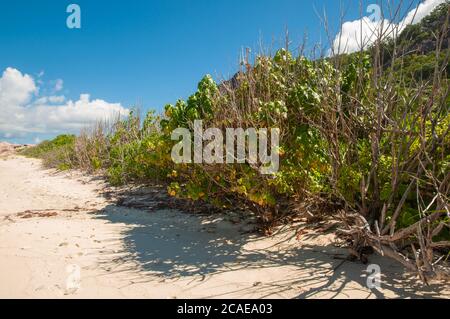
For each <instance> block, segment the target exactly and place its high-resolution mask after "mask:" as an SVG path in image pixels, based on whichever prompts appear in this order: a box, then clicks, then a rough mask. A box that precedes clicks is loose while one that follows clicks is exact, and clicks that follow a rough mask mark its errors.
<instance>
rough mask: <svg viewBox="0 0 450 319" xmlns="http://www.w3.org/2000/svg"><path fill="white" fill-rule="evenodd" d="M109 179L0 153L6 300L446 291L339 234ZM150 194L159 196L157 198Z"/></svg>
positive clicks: (0, 254)
mask: <svg viewBox="0 0 450 319" xmlns="http://www.w3.org/2000/svg"><path fill="white" fill-rule="evenodd" d="M105 187H106V185H105V183H104V182H103V181H102V180H101V179H95V178H92V177H85V176H83V175H81V174H80V173H78V172H68V173H61V172H56V171H54V170H46V169H43V168H42V167H41V163H40V161H39V160H34V159H27V158H23V157H19V156H15V155H13V154H12V153H11V152H9V153H8V154H6V153H5V154H3V158H2V159H0V298H398V297H401V298H410V297H426V298H448V297H450V293H449V290H448V288H446V287H445V285H444V284H436V285H433V286H430V287H423V286H422V284H421V283H420V282H419V280H418V279H417V278H416V277H414V276H410V277H408V276H407V275H403V269H402V268H401V266H399V265H398V264H396V263H395V262H393V261H391V260H389V259H386V258H382V257H380V256H373V257H372V258H371V260H370V263H373V264H378V265H380V267H381V272H382V277H381V288H379V289H369V288H368V287H367V285H366V281H367V271H366V269H367V265H363V264H360V263H351V262H343V260H340V259H335V257H336V256H339V255H342V256H345V255H346V250H345V249H343V248H338V247H336V246H335V245H334V241H335V238H334V236H333V235H332V234H327V235H319V234H316V233H314V232H309V233H306V234H304V235H303V236H302V237H301V238H297V236H296V233H295V231H294V230H285V231H282V232H280V233H278V234H276V235H275V236H272V237H260V236H258V235H256V234H251V233H248V232H246V231H245V230H246V226H248V225H245V223H235V222H231V221H230V219H229V218H228V217H227V216H198V215H193V214H188V213H184V212H181V211H177V210H170V209H158V210H156V211H147V210H145V209H143V210H138V209H130V208H126V207H122V206H118V205H117V204H116V203H115V202H114V201H112V200H110V199H107V198H105V197H104V196H103V195H102V190H103V189H104V188H105ZM149 196H151V194H150V195H149Z"/></svg>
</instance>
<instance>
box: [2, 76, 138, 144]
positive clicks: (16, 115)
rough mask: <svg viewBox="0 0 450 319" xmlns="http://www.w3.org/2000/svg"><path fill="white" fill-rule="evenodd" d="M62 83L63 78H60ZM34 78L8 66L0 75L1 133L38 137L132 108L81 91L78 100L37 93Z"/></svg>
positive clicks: (75, 129) (68, 130) (73, 130)
mask: <svg viewBox="0 0 450 319" xmlns="http://www.w3.org/2000/svg"><path fill="white" fill-rule="evenodd" d="M61 83H62V82H61ZM38 92H39V88H38V87H37V86H36V83H35V81H34V79H33V78H32V77H31V76H30V75H27V74H22V73H21V72H20V71H19V70H16V69H13V68H7V69H6V70H5V71H4V72H3V75H2V76H1V77H0V136H4V137H6V138H11V137H15V136H18V137H22V138H26V137H29V139H30V140H31V139H33V138H34V139H35V138H38V137H37V135H39V134H47V135H48V134H50V135H52V134H59V133H78V132H79V131H80V129H82V128H85V127H88V126H89V125H92V124H93V123H95V122H96V121H99V120H105V121H107V120H112V119H113V118H114V117H116V116H117V115H118V114H120V115H127V114H128V113H129V110H128V109H126V108H124V107H123V106H122V105H121V104H120V103H108V102H106V101H104V100H100V99H91V98H90V95H89V94H82V95H80V98H79V99H78V100H76V101H72V100H66V98H65V97H64V96H58V95H54V96H42V97H39V96H38Z"/></svg>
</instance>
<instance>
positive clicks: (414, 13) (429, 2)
mask: <svg viewBox="0 0 450 319" xmlns="http://www.w3.org/2000/svg"><path fill="white" fill-rule="evenodd" d="M445 1H447V0H425V1H423V2H422V3H420V4H419V5H418V6H417V7H416V8H414V9H413V10H411V11H409V12H408V13H407V14H406V15H405V17H404V19H403V20H402V21H400V22H399V23H398V24H396V23H394V22H392V21H389V20H388V19H370V18H369V17H363V18H362V19H358V20H354V21H348V22H345V23H343V24H342V27H341V32H339V33H338V34H337V35H336V38H335V39H334V41H333V50H330V52H329V53H330V54H331V53H332V51H334V53H335V54H338V53H351V52H355V51H359V50H361V48H366V47H367V46H369V45H371V44H373V43H374V42H375V40H376V39H377V38H378V37H379V36H380V35H381V36H382V37H383V38H389V37H395V36H396V35H397V34H399V33H400V32H401V31H402V30H403V29H404V28H405V27H406V26H407V25H410V24H416V23H419V22H420V21H421V20H422V19H423V18H425V17H426V16H427V15H428V14H430V13H431V11H433V10H434V9H435V8H436V7H437V6H438V5H440V4H441V3H444V2H445ZM377 20H378V21H377Z"/></svg>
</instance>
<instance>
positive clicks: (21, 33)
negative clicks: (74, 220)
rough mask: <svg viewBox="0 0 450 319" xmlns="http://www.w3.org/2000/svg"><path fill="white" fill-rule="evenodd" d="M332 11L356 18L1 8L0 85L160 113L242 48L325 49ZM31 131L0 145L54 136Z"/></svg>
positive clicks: (181, 3) (282, 5)
mask: <svg viewBox="0 0 450 319" xmlns="http://www.w3.org/2000/svg"><path fill="white" fill-rule="evenodd" d="M428 1H434V0H428ZM372 2H376V1H375V0H374V1H365V3H367V4H370V3H372ZM70 3H76V4H78V5H80V7H81V23H82V27H81V29H79V30H75V29H68V28H67V26H66V18H67V16H68V15H69V14H68V13H66V7H67V6H68V5H69V4H70ZM365 6H366V4H364V6H363V7H364V11H365ZM341 7H344V8H346V20H348V21H350V20H355V19H358V17H359V16H360V6H359V3H358V1H351V0H349V1H342V3H340V2H339V1H336V0H315V1H304V0H226V1H214V0H195V1H194V0H191V1H188V0H161V1H159V0H158V1H156V0H154V1H150V0H142V1H140V0H128V1H122V0H114V1H112V0H109V1H106V0H95V1H92V0H89V1H87V0H72V1H64V0H54V1H51V0H40V1H23V0H15V1H2V2H1V3H0V43H1V49H0V76H1V73H2V72H3V71H4V70H6V69H7V68H13V69H15V70H18V71H19V72H20V74H21V75H22V76H24V75H25V74H27V75H29V76H30V77H32V78H33V80H34V82H35V86H36V90H34V91H33V90H31V91H32V92H33V95H34V96H33V99H38V98H39V97H43V96H51V95H58V96H64V97H65V99H66V101H67V100H73V101H74V102H75V101H77V100H79V99H80V94H83V93H86V94H90V98H91V99H101V100H103V101H108V103H120V105H121V106H123V107H125V108H127V107H130V106H133V105H135V104H137V103H139V104H140V105H142V106H143V108H144V110H147V109H149V108H151V109H156V110H161V109H162V108H163V106H164V105H165V104H166V103H173V102H175V101H176V99H178V98H186V97H187V96H188V95H190V94H191V93H192V92H193V91H194V90H195V88H196V84H197V82H198V81H199V80H200V79H201V77H202V76H203V75H205V74H207V73H209V74H212V75H213V76H214V77H215V78H216V79H218V78H220V77H225V78H226V77H230V76H232V75H233V74H234V73H235V72H236V71H237V69H238V59H239V53H240V52H241V49H242V48H243V47H251V48H253V52H255V51H257V49H258V47H259V44H258V43H259V41H260V40H262V42H263V44H264V46H265V47H266V48H269V47H271V45H272V43H274V47H279V46H280V45H282V43H283V38H284V32H285V29H286V28H288V29H289V32H290V37H291V40H292V46H293V47H295V46H297V45H299V44H300V43H301V40H302V39H303V37H304V34H305V32H306V33H307V34H308V38H309V40H308V42H309V43H310V44H312V43H316V42H318V41H320V40H321V39H322V40H325V34H324V32H323V31H321V30H323V29H322V27H321V23H320V21H319V19H318V15H317V11H320V12H322V11H323V10H325V11H326V12H327V14H328V17H329V18H330V20H331V24H332V25H333V26H334V27H337V26H338V18H339V11H340V8H341ZM316 10H317V11H316ZM364 13H365V12H364ZM10 75H11V76H12V75H13V74H12V73H11V74H10ZM16 76H17V77H18V76H19V75H18V74H16ZM21 79H23V77H22V78H21ZM57 83H59V84H60V85H59V87H57V85H56V84H57ZM0 89H1V87H0ZM31 91H30V92H31ZM0 93H1V92H0ZM28 103H29V102H28ZM31 131H32V130H30V132H27V133H23V134H6V133H5V129H3V138H2V136H1V134H2V130H1V122H0V139H6V140H11V141H23V140H29V139H31V137H32V136H34V135H36V134H37V135H39V134H40V135H42V136H50V135H52V134H53V135H54V134H56V133H57V130H56V129H54V130H49V131H48V132H44V131H45V129H43V128H42V130H41V131H40V133H36V134H34V135H33V134H32V132H31ZM44 133H45V134H44Z"/></svg>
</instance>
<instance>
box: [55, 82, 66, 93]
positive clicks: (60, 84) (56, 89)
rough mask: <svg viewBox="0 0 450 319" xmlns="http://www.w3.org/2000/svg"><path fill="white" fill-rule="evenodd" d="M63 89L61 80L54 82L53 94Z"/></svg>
mask: <svg viewBox="0 0 450 319" xmlns="http://www.w3.org/2000/svg"><path fill="white" fill-rule="evenodd" d="M63 87H64V81H63V80H61V79H58V80H56V83H55V92H59V91H61V90H62V89H63Z"/></svg>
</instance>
